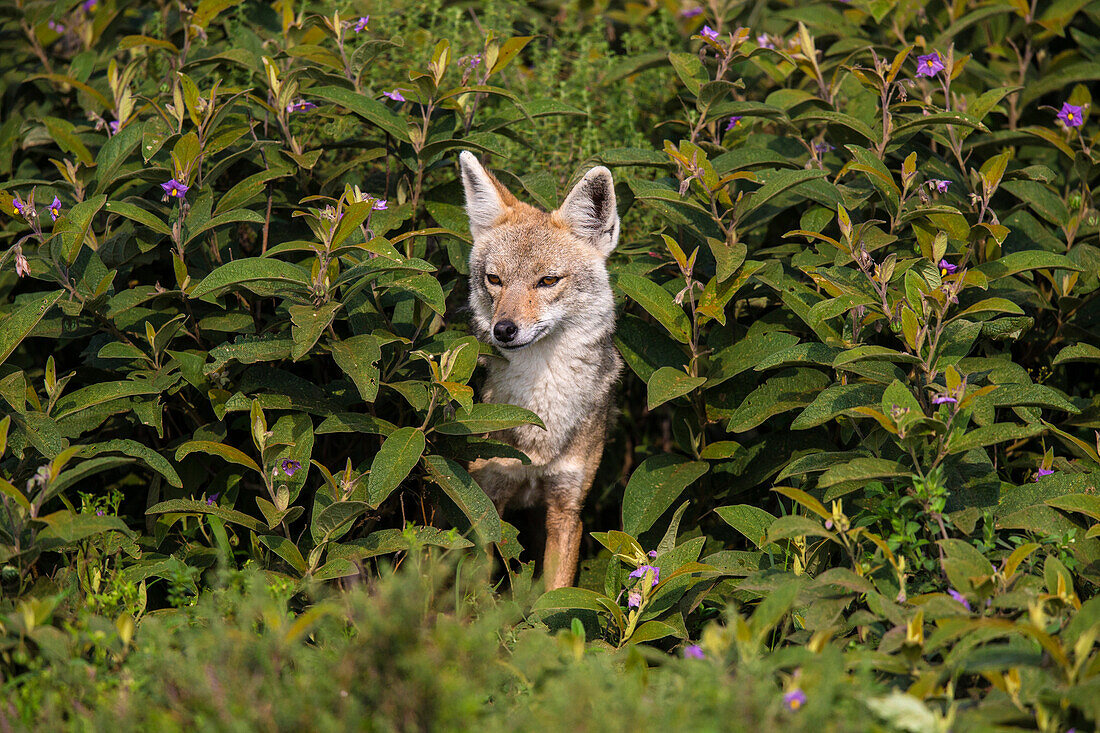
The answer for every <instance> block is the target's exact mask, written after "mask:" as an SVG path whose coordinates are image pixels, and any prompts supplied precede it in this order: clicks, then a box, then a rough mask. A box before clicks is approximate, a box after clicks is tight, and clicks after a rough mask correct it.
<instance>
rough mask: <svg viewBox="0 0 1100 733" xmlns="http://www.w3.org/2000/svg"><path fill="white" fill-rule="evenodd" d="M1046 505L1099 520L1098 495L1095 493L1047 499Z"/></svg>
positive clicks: (1099, 504)
mask: <svg viewBox="0 0 1100 733" xmlns="http://www.w3.org/2000/svg"><path fill="white" fill-rule="evenodd" d="M1046 505H1047V506H1052V507H1054V508H1055V509H1061V510H1062V511H1065V512H1079V513H1080V514H1084V515H1086V516H1088V517H1091V518H1092V519H1095V520H1096V521H1098V522H1100V496H1096V495H1095V494H1069V495H1067V496H1058V497H1055V498H1053V499H1047V501H1046Z"/></svg>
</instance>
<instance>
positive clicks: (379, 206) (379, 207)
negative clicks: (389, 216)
mask: <svg viewBox="0 0 1100 733" xmlns="http://www.w3.org/2000/svg"><path fill="white" fill-rule="evenodd" d="M370 208H371V211H385V210H386V199H378V200H377V201H375V202H374V204H373V205H371V207H370Z"/></svg>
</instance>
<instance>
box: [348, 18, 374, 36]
mask: <svg viewBox="0 0 1100 733" xmlns="http://www.w3.org/2000/svg"><path fill="white" fill-rule="evenodd" d="M368 23H370V16H369V15H364V16H363V17H362V18H360V19H359V20H357V21H355V25H354V26H353V27H352V30H353V31H355V32H356V33H362V32H363V31H365V30H366V29H367V24H368Z"/></svg>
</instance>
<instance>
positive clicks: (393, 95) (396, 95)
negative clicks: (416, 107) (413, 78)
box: [382, 89, 405, 102]
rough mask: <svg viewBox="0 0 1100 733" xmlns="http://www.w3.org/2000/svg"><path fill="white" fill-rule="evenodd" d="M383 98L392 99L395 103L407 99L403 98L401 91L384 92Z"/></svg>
mask: <svg viewBox="0 0 1100 733" xmlns="http://www.w3.org/2000/svg"><path fill="white" fill-rule="evenodd" d="M382 96H383V97H385V98H386V99H392V100H393V101H395V102H404V101H405V97H404V96H402V94H401V90H400V89H394V90H393V91H392V92H382Z"/></svg>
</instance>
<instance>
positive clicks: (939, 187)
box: [925, 178, 951, 193]
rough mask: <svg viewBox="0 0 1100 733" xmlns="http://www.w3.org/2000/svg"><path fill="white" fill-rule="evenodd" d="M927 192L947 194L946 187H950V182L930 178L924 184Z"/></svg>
mask: <svg viewBox="0 0 1100 733" xmlns="http://www.w3.org/2000/svg"><path fill="white" fill-rule="evenodd" d="M925 185H926V186H928V188H929V190H934V191H935V192H936V193H947V187H948V186H950V185H951V181H944V180H942V179H940V178H930V179H928V181H927V182H926V183H925Z"/></svg>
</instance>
